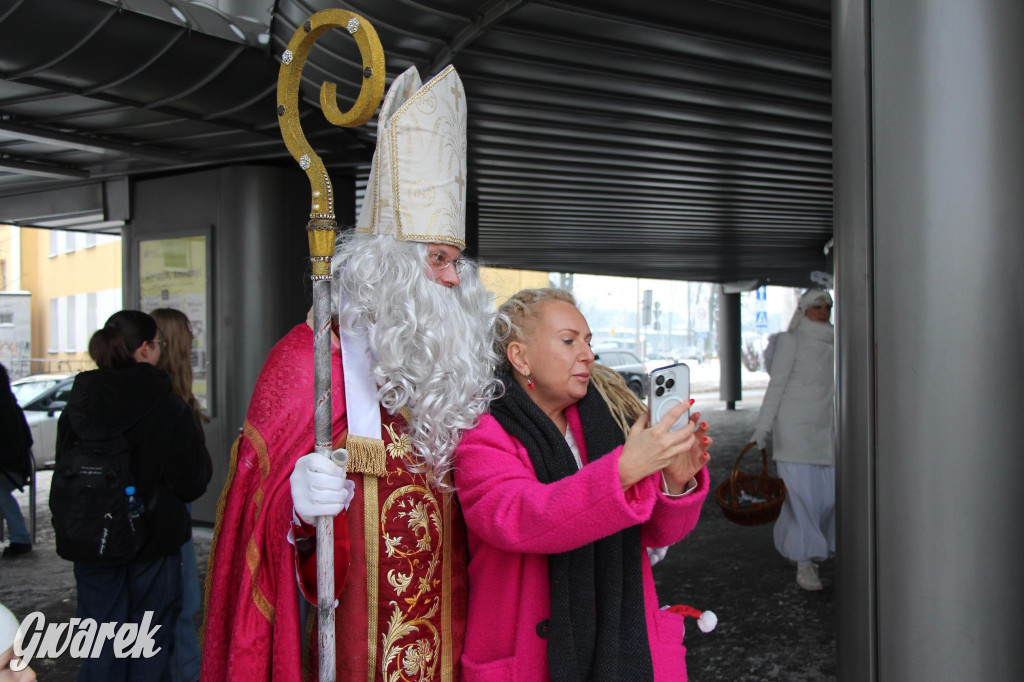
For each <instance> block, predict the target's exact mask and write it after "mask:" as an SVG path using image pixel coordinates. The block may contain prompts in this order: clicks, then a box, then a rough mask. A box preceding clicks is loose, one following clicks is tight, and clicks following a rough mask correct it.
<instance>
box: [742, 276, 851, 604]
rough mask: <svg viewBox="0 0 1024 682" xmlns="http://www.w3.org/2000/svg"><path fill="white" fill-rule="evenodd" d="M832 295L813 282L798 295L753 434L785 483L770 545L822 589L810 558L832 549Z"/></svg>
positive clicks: (807, 582) (801, 580) (806, 583)
mask: <svg viewBox="0 0 1024 682" xmlns="http://www.w3.org/2000/svg"><path fill="white" fill-rule="evenodd" d="M831 316H832V297H831V296H830V295H829V293H828V292H827V291H825V290H824V289H811V290H809V291H807V292H806V293H804V294H803V296H801V297H800V302H799V304H798V307H797V310H796V312H795V313H794V314H793V319H792V321H790V323H789V329H788V331H787V332H786V333H784V334H780V335H779V336H778V338H777V340H776V342H775V344H774V345H775V348H774V353H773V355H772V358H771V365H770V367H769V368H768V371H769V374H770V375H771V380H770V381H769V383H768V390H767V391H765V395H764V400H763V401H762V403H761V411H760V413H759V414H758V418H757V429H756V430H755V431H754V435H753V436H751V440H752V441H754V442H756V443H757V446H758V447H759V448H764V447H765V446H766V444H767V441H768V437H769V435H771V437H772V459H774V460H775V462H776V466H777V467H778V471H779V476H780V477H782V480H783V481H785V483H786V492H787V494H786V501H785V502H784V503H783V505H782V511H781V513H780V514H779V518H778V520H777V521H776V522H775V529H774V535H775V548H776V549H777V550H778V551H779V553H780V554H782V556H784V557H785V558H787V559H789V560H790V562H792V563H795V564H796V565H797V572H796V582H797V584H798V585H799V586H800V587H802V588H803V589H805V590H820V589H821V588H822V585H821V579H820V578H819V577H818V568H817V565H816V564H815V563H814V562H815V561H821V560H824V559H826V558H828V556H829V553H831V552H835V548H836V521H835V508H836V503H835V500H836V494H835V481H836V477H835V410H834V397H835V372H834V360H835V330H834V328H833V326H832V324H831V322H830V318H831Z"/></svg>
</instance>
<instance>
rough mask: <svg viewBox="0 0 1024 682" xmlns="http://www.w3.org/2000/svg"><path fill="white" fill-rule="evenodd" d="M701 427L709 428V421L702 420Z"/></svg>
mask: <svg viewBox="0 0 1024 682" xmlns="http://www.w3.org/2000/svg"><path fill="white" fill-rule="evenodd" d="M700 428H702V429H706V428H708V423H707V422H701V423H700Z"/></svg>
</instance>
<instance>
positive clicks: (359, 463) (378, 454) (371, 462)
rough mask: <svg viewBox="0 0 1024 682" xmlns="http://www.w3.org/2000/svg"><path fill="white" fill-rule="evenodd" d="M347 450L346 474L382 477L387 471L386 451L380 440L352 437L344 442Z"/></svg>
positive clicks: (350, 435)
mask: <svg viewBox="0 0 1024 682" xmlns="http://www.w3.org/2000/svg"><path fill="white" fill-rule="evenodd" d="M345 449H346V450H348V473H350V474H352V473H358V474H370V475H371V476H378V477H383V476H386V475H387V473H388V471H387V449H386V448H385V445H384V441H382V440H381V439H380V438H367V437H366V436H354V435H352V434H351V433H350V434H349V435H348V439H347V440H346V441H345Z"/></svg>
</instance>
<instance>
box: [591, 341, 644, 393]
mask: <svg viewBox="0 0 1024 682" xmlns="http://www.w3.org/2000/svg"><path fill="white" fill-rule="evenodd" d="M594 361H595V362H599V363H601V364H602V365H604V366H605V367H609V368H611V369H614V370H615V371H616V372H618V373H619V374H621V375H622V378H623V379H625V380H626V385H627V386H629V390H631V391H633V393H636V395H637V397H638V398H641V399H642V398H643V397H644V396H646V395H647V384H648V379H647V369H646V368H645V367H644V363H642V362H640V358H638V357H637V356H636V353H634V352H632V351H628V350H625V349H623V348H616V347H602V348H595V349H594Z"/></svg>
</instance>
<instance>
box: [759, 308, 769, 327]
mask: <svg viewBox="0 0 1024 682" xmlns="http://www.w3.org/2000/svg"><path fill="white" fill-rule="evenodd" d="M767 327H768V313H766V312H765V311H763V310H759V311H757V328H758V329H766V328H767Z"/></svg>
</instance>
